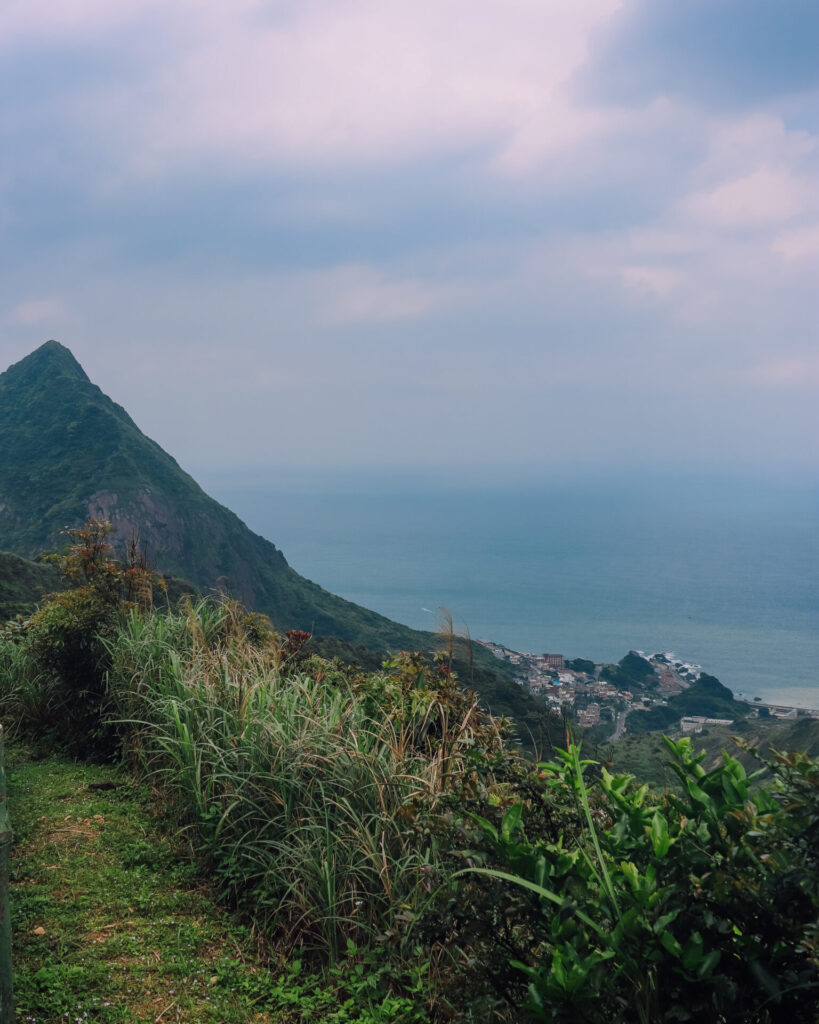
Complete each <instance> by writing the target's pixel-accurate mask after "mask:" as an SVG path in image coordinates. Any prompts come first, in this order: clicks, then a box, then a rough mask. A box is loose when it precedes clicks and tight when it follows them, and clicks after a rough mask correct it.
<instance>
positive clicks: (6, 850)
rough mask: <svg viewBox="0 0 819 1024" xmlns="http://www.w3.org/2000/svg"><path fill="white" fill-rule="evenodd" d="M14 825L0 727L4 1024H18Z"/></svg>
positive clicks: (0, 1021) (0, 994)
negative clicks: (13, 952)
mask: <svg viewBox="0 0 819 1024" xmlns="http://www.w3.org/2000/svg"><path fill="white" fill-rule="evenodd" d="M10 861H11V821H10V820H9V809H8V804H7V803H6V756H5V749H4V737H3V726H2V725H0V1024H14V992H13V985H12V971H11V914H10V912H9V864H10Z"/></svg>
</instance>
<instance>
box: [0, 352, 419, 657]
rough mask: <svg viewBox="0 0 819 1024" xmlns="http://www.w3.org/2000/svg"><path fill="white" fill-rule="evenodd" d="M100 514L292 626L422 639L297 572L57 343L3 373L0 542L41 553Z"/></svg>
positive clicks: (384, 641) (185, 573)
mask: <svg viewBox="0 0 819 1024" xmlns="http://www.w3.org/2000/svg"><path fill="white" fill-rule="evenodd" d="M94 516H103V517H105V518H106V519H110V520H111V522H112V523H113V524H114V526H115V527H116V537H117V539H118V542H119V543H120V544H123V543H125V541H127V540H128V539H129V538H130V537H132V536H138V537H139V540H140V543H141V545H142V546H144V547H145V548H146V549H147V551H148V556H149V559H150V560H151V561H152V562H153V563H154V564H156V565H157V566H158V567H160V568H161V569H162V570H163V571H165V572H170V573H174V574H176V575H179V576H182V577H184V578H186V579H189V580H190V581H191V582H192V583H193V584H195V585H196V586H197V587H199V588H201V589H203V590H208V589H209V588H213V587H220V588H224V589H226V590H228V591H229V592H230V593H231V594H233V595H235V596H236V597H239V598H240V599H241V600H242V601H243V602H244V603H245V604H247V605H248V606H249V607H252V608H256V609H258V610H260V611H264V612H266V613H267V614H268V615H270V616H271V618H272V619H273V621H274V622H275V623H276V624H277V625H278V626H280V627H281V628H283V629H285V628H286V629H289V628H298V629H307V630H310V631H311V632H314V633H317V634H332V635H335V636H339V637H341V638H343V639H345V640H349V641H355V642H357V643H363V644H365V645H367V646H370V647H373V646H376V647H379V648H385V647H391V646H396V647H400V646H407V645H411V646H419V641H420V640H421V634H416V633H415V632H414V631H413V630H410V629H407V628H405V627H402V626H399V625H398V624H397V623H393V622H391V621H390V620H389V619H386V618H384V617H383V616H381V615H377V614H376V613H375V612H371V611H368V610H367V609H364V608H360V607H358V606H357V605H354V604H351V603H350V602H348V601H344V600H342V599H341V598H338V597H335V596H333V595H332V594H329V593H327V591H325V590H322V588H321V587H318V586H316V584H314V583H311V582H310V581H309V580H305V579H303V578H302V577H301V576H299V575H298V574H297V573H296V572H294V571H293V570H292V569H291V568H290V566H289V565H288V564H287V561H286V560H285V558H284V556H283V555H282V553H281V552H280V551H279V550H278V549H277V548H276V547H275V546H274V545H273V544H271V543H270V542H269V541H267V540H265V539H264V538H262V537H259V536H257V535H256V534H254V533H253V532H252V531H250V530H249V529H248V528H247V527H246V526H245V525H244V523H242V522H241V521H240V520H239V518H238V517H237V516H235V515H234V514H233V513H232V512H231V511H229V510H228V509H226V508H224V507H223V506H222V505H220V504H219V503H218V502H216V501H214V500H213V499H212V498H210V497H208V495H207V494H205V492H204V491H203V490H202V489H201V487H199V485H198V484H197V483H196V481H194V480H193V479H192V478H191V477H190V476H188V474H187V473H185V472H184V471H183V470H182V469H181V468H180V467H179V465H178V464H177V463H176V461H175V460H174V459H173V458H172V457H171V456H170V455H168V454H167V453H166V452H165V451H163V450H162V448H160V447H159V445H157V444H156V443H155V442H154V441H151V440H150V439H149V438H148V437H146V436H145V435H144V434H143V433H142V432H141V431H140V430H139V428H138V427H137V426H136V424H135V423H134V422H133V420H132V419H131V418H130V416H129V415H128V413H127V412H126V411H125V410H124V409H123V408H122V407H121V406H119V405H117V404H116V403H114V402H112V401H111V400H110V399H109V398H108V397H107V396H106V395H104V394H103V393H102V391H100V389H99V388H98V387H97V386H96V385H95V384H92V383H91V381H90V380H89V379H88V377H87V376H86V374H85V372H84V370H83V369H82V367H81V366H80V364H79V363H78V362H77V361H76V359H75V358H74V357H73V355H72V354H71V352H69V350H68V349H67V348H64V347H63V346H62V345H60V344H58V343H57V342H55V341H49V342H46V343H45V344H44V345H42V346H41V347H40V348H38V349H37V350H36V351H35V352H33V353H32V354H31V355H30V356H27V357H26V358H25V359H23V360H21V362H19V363H16V364H15V365H14V366H12V367H10V368H9V369H8V370H7V371H6V373H4V374H3V375H2V376H0V547H3V548H7V549H9V550H11V551H14V552H17V553H18V554H21V555H24V556H26V557H29V558H31V557H34V556H36V555H37V554H39V553H40V552H41V551H43V550H44V549H48V548H55V547H58V546H59V545H61V544H63V543H64V542H65V540H64V538H63V537H61V534H60V531H61V530H62V529H64V528H65V527H66V526H75V525H78V524H80V523H82V522H84V521H85V520H86V519H88V518H91V517H94Z"/></svg>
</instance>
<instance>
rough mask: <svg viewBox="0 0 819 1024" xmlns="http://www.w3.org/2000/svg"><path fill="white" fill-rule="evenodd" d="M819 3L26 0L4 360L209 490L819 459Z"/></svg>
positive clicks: (10, 8) (3, 193)
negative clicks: (261, 476)
mask: <svg viewBox="0 0 819 1024" xmlns="http://www.w3.org/2000/svg"><path fill="white" fill-rule="evenodd" d="M817 52H819V4H817V3H816V2H815V0H676V2H668V3H665V2H658V0H623V2H617V0H468V2H467V0H411V2H410V0H231V2H230V3H221V4H220V3H213V2H207V0H117V2H116V3H112V2H111V0H4V2H3V4H2V5H0V81H1V82H2V95H3V97H4V101H3V103H2V105H0V239H2V241H0V246H2V250H1V251H2V257H3V264H2V275H0V363H2V366H3V367H5V366H6V365H8V364H9V363H11V362H13V361H15V360H16V359H18V358H20V357H22V356H23V355H25V354H26V353H27V352H28V351H30V350H31V349H32V348H34V347H35V346H36V345H38V344H40V343H41V342H42V341H44V340H46V339H48V338H52V337H53V338H57V339H58V340H59V341H62V342H63V343H64V344H66V345H68V346H69V347H70V348H71V349H72V351H73V352H74V354H75V355H76V356H77V358H78V359H79V360H80V361H81V362H82V363H83V365H84V366H85V368H86V370H87V372H88V373H89V375H90V376H91V378H92V379H93V380H94V381H95V382H97V383H99V384H100V386H101V387H103V389H104V390H105V391H106V392H107V393H109V394H110V395H111V396H112V397H114V398H115V399H116V400H118V401H119V402H121V403H122V404H123V405H125V406H126V408H128V410H129V411H130V412H131V414H132V415H133V416H134V418H135V419H136V420H137V422H138V423H139V424H140V426H142V428H143V429H144V430H145V431H146V432H147V433H149V434H150V435H151V436H153V437H154V438H155V439H156V440H158V441H159V442H160V443H161V444H162V445H163V446H164V447H166V448H167V449H169V450H170V451H172V452H173V453H174V454H175V455H176V456H177V457H178V458H179V460H180V461H181V462H182V464H183V465H185V466H186V467H188V468H192V469H196V468H197V467H203V466H206V465H209V466H212V467H215V468H218V467H227V466H239V467H249V468H253V467H256V468H264V467H272V466H288V465H291V466H292V465H301V466H306V467H311V466H315V467H321V466H325V465H335V466H357V467H366V466H379V465H383V464H391V465H393V466H399V467H400V466H407V467H417V466H428V465H446V464H452V463H456V464H459V465H463V466H474V465H477V464H479V463H483V464H489V465H501V464H505V465H507V466H518V465H520V466H532V467H539V468H541V469H543V470H546V469H548V468H550V467H559V466H565V465H573V466H578V465H580V466H595V465H599V464H603V463H605V464H608V465H610V466H611V465H624V466H625V465H632V466H634V465H636V466H652V465H658V464H666V465H669V464H671V465H680V466H693V467H707V468H709V469H716V470H719V471H722V470H726V471H727V470H731V471H745V470H757V469H770V468H772V467H779V468H782V467H785V468H787V467H791V468H794V469H796V470H797V471H799V472H802V471H805V470H808V471H809V472H813V471H815V469H816V468H817V458H816V456H817V450H816V444H815V438H816V437H817V433H818V432H817V427H819V423H817V407H819V402H817V391H819V346H817V344H816V325H817V299H816V296H817V272H818V271H819V174H818V173H817V170H818V169H819V102H817V100H819V59H817Z"/></svg>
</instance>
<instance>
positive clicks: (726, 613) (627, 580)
mask: <svg viewBox="0 0 819 1024" xmlns="http://www.w3.org/2000/svg"><path fill="white" fill-rule="evenodd" d="M198 475H199V478H200V481H201V482H202V483H203V486H205V488H206V490H208V491H209V492H210V493H211V494H213V495H214V497H216V498H217V499H218V500H220V501H222V502H223V503H224V504H226V505H227V506H228V507H230V508H231V509H233V510H234V511H235V512H236V513H237V514H238V515H239V516H240V517H241V518H242V519H243V520H244V521H245V522H246V523H247V524H248V525H249V526H250V527H251V529H253V530H255V531H256V532H257V533H260V534H261V535H262V536H264V537H266V538H268V539H269V540H271V541H272V542H273V543H274V544H276V546H277V547H279V548H280V549H281V550H282V551H283V552H284V555H285V557H286V558H287V560H288V562H289V563H290V564H291V565H292V566H293V568H294V569H295V570H296V571H297V572H299V573H301V574H302V575H303V576H306V577H307V578H308V579H311V580H313V581H314V582H316V583H318V584H319V585H320V586H322V587H324V588H325V589H327V590H329V591H331V592H333V593H336V594H338V595H340V596H341V597H344V598H347V599H348V600H351V601H354V602H356V603H357V604H360V605H363V606H364V607H367V608H371V609H373V610H374V611H377V612H380V613H381V614H384V615H386V616H388V617H389V618H391V619H394V620H396V621H399V622H402V623H404V624H406V625H409V626H412V627H415V628H419V629H428V630H434V629H435V628H436V626H437V622H438V617H439V608H441V607H444V608H446V609H447V610H448V611H449V612H450V613H451V614H452V617H453V619H454V621H455V625H456V628H461V629H463V630H468V631H469V633H470V635H471V636H472V637H474V638H475V639H488V640H492V641H495V642H497V643H502V644H504V645H505V646H507V647H510V648H512V649H513V650H519V651H532V652H538V653H541V652H547V651H548V652H550V653H561V654H564V656H566V657H567V658H568V657H585V658H590V659H592V660H594V661H596V662H609V661H611V662H615V661H618V660H619V659H620V658H622V657H623V656H624V655H625V654H626V653H627V652H628V651H629V650H632V649H633V650H644V651H647V652H663V651H668V650H671V651H673V652H674V653H675V654H676V655H677V656H678V657H680V658H682V659H684V660H685V661H688V662H692V663H695V664H698V665H701V666H702V669H703V670H704V671H706V672H709V673H711V674H713V675H716V676H717V677H718V678H719V679H721V680H722V682H723V683H725V684H726V685H727V686H729V687H730V688H731V689H732V690H733V691H734V693H735V694H736V695H737V696H742V697H747V699H749V700H753V699H754V698H755V697H759V698H761V699H762V700H764V701H770V702H779V703H783V704H792V705H795V706H801V707H819V686H817V682H816V669H815V666H816V665H817V663H819V629H818V628H817V627H819V543H817V536H819V530H817V525H819V492H818V491H817V488H816V485H815V482H814V481H813V480H811V479H801V480H800V479H787V478H782V479H778V480H776V479H774V480H771V479H770V478H768V479H765V480H760V479H753V478H746V479H741V478H732V479H724V478H720V477H716V476H713V475H712V476H702V475H701V476H695V475H688V476H684V475H680V474H678V473H670V472H669V473H663V472H653V473H637V472H631V473H625V474H620V475H617V474H611V475H609V476H608V477H604V478H601V477H600V476H595V477H593V478H589V479H585V478H583V477H582V476H579V475H578V474H574V475H569V474H566V473H563V474H561V473H559V472H554V473H550V474H548V477H546V478H545V479H544V476H546V474H543V475H542V476H541V477H540V478H538V477H536V476H532V477H529V478H527V479H524V480H517V481H511V482H509V483H507V484H504V485H503V486H498V487H492V486H488V485H487V483H486V481H484V482H478V481H476V480H475V479H474V478H473V479H466V480H465V479H457V478H456V479H453V480H452V481H447V480H441V479H435V478H434V477H433V476H431V475H429V474H426V475H425V474H420V473H416V474H412V473H407V472H405V473H396V472H392V473H384V472H380V473H379V472H375V471H369V472H368V471H361V470H359V471H346V472H341V471H338V472H336V473H333V474H329V475H325V474H316V473H308V472H306V471H305V472H298V471H292V470H291V471H277V472H276V473H275V474H269V475H268V474H265V473H263V472H256V473H253V474H251V473H247V474H243V473H242V472H241V471H236V472H234V473H231V474H219V473H217V472H210V473H208V472H207V471H205V472H203V471H201V470H200V471H199V474H198Z"/></svg>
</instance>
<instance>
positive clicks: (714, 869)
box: [476, 738, 819, 1024]
mask: <svg viewBox="0 0 819 1024" xmlns="http://www.w3.org/2000/svg"><path fill="white" fill-rule="evenodd" d="M667 743H668V745H669V748H670V750H671V753H672V755H673V760H672V762H671V768H672V770H673V771H674V772H675V773H676V774H677V776H678V777H679V779H680V782H681V785H682V788H683V795H681V796H675V795H673V794H670V795H669V796H668V798H667V799H665V800H662V801H660V800H656V799H652V798H651V796H650V794H649V791H648V787H647V786H640V787H638V786H636V785H635V784H634V781H633V779H632V778H631V777H630V776H612V775H609V773H608V772H606V771H605V769H604V770H603V771H602V774H601V778H600V784H599V785H600V792H599V794H598V799H597V800H595V801H592V802H590V801H589V795H588V791H587V788H586V785H585V783H584V780H583V772H584V769H585V768H586V767H587V766H588V765H589V764H590V762H587V761H581V760H580V756H579V750H578V748H577V747H575V746H571V747H570V748H569V750H568V751H567V752H562V753H561V755H560V757H559V759H558V760H557V761H554V762H549V763H547V764H545V765H544V766H543V767H544V770H545V771H546V772H547V773H548V778H549V782H550V785H551V786H552V787H553V788H554V790H555V791H557V792H558V793H564V794H565V793H566V792H571V793H573V794H574V795H575V797H576V800H577V802H578V805H579V806H581V807H582V809H583V813H584V816H585V820H586V832H585V836H584V841H583V842H582V843H580V844H579V845H575V846H572V845H567V844H566V843H565V842H564V841H563V837H562V836H561V838H560V840H559V841H558V842H554V841H552V840H550V839H547V838H545V837H543V838H541V837H538V838H536V839H533V840H530V839H528V838H527V837H526V835H525V833H524V831H523V825H522V819H523V814H522V812H523V806H522V805H517V806H516V807H513V808H510V809H509V811H507V814H506V817H505V827H504V828H503V829H502V830H501V831H500V832H498V831H497V830H495V829H492V828H488V827H487V828H486V829H485V831H486V842H487V845H488V846H489V847H490V848H492V849H493V850H494V851H495V852H501V851H502V852H503V854H504V856H505V859H506V863H507V869H506V871H503V872H500V871H497V870H495V871H489V872H488V873H489V874H490V876H491V877H493V878H503V879H505V880H507V881H508V882H510V883H514V884H515V885H517V886H520V887H522V888H524V889H526V890H528V891H530V892H532V893H534V894H535V895H537V897H538V898H539V899H540V901H541V910H542V913H541V921H540V924H539V926H538V927H537V928H536V929H535V930H534V931H533V933H532V943H531V946H530V949H529V955H528V957H526V958H520V960H519V962H518V966H519V968H520V969H521V970H522V971H523V972H524V973H525V975H526V976H527V977H528V979H529V996H530V998H529V1002H528V1005H527V1009H528V1012H529V1013H530V1015H531V1018H532V1019H534V1020H542V1021H564V1020H565V1021H576V1020H581V1019H582V1020H585V1021H589V1022H598V1021H599V1022H601V1024H602V1022H606V1024H608V1022H613V1021H624V1022H625V1021H632V1020H639V1021H644V1022H655V1021H656V1022H659V1021H699V1020H721V1021H725V1022H736V1024H740V1022H742V1024H746V1022H749V1021H758V1022H760V1024H763V1022H770V1024H774V1022H775V1021H780V1020H784V1019H787V1020H789V1021H794V1022H804V1024H809V1022H813V1021H815V1008H816V1001H817V994H819V955H818V954H819V943H817V938H818V937H819V935H818V932H819V929H817V916H818V914H819V872H818V870H817V868H818V863H817V853H816V849H817V846H816V839H817V830H819V763H817V762H816V761H812V760H810V759H809V758H807V757H806V756H804V755H785V754H779V755H777V756H776V758H775V759H774V761H773V762H772V763H771V765H770V769H771V771H772V772H773V773H774V776H775V783H774V784H773V785H772V786H771V787H769V788H762V789H759V790H757V791H756V793H754V794H753V795H752V794H751V790H750V788H749V782H750V780H749V778H748V777H747V776H746V774H745V770H744V769H743V767H742V765H741V764H740V762H739V761H738V760H736V759H735V758H732V757H729V756H728V755H727V754H726V755H723V761H722V763H721V764H720V765H719V766H717V767H716V768H714V769H713V770H712V771H710V772H706V771H705V769H704V768H703V767H702V764H701V761H702V755H700V756H695V754H694V753H693V750H692V747H691V741H690V739H688V738H685V739H682V740H680V741H678V742H677V743H672V742H671V741H667ZM476 870H477V869H476Z"/></svg>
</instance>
